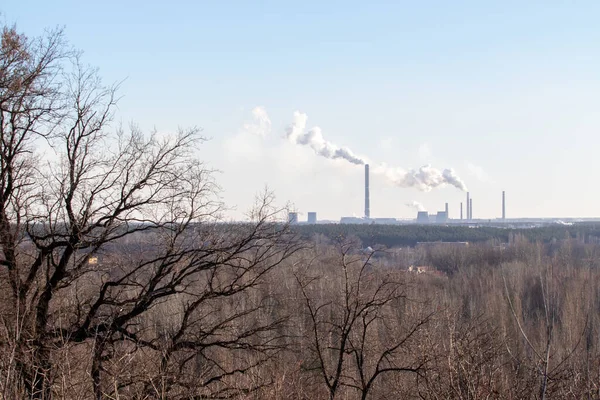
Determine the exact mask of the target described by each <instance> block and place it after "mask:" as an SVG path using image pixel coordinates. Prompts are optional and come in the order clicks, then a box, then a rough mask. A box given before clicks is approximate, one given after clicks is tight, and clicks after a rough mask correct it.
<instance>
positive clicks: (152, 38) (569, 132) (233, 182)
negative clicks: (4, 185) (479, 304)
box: [0, 0, 600, 219]
mask: <svg viewBox="0 0 600 400" xmlns="http://www.w3.org/2000/svg"><path fill="white" fill-rule="evenodd" d="M0 12H1V13H2V15H1V17H0V18H2V19H3V21H4V22H5V23H9V24H12V23H16V24H17V27H18V29H19V30H21V31H23V32H25V33H26V34H29V35H32V36H33V35H38V34H41V33H42V31H43V28H48V27H49V28H52V27H55V26H64V27H65V33H66V36H67V38H68V39H69V41H70V43H72V44H73V46H75V47H76V48H79V49H81V50H83V51H84V59H85V61H87V62H89V63H90V64H92V65H95V66H98V67H99V69H100V73H101V75H102V76H103V78H104V79H105V81H106V82H113V81H120V80H123V79H125V81H124V82H123V84H122V88H121V94H122V96H123V98H122V99H121V101H120V103H119V111H118V115H117V119H118V120H119V121H123V122H125V123H127V122H130V121H135V122H136V123H138V124H139V125H140V126H142V127H143V128H145V129H146V130H148V131H149V130H151V129H152V128H153V127H156V128H157V129H158V130H159V131H163V132H168V131H173V130H175V129H177V127H179V126H181V127H186V126H194V125H195V126H200V127H202V128H203V129H204V133H205V134H206V136H208V137H210V138H212V139H211V140H210V141H209V142H208V143H206V144H205V145H204V146H203V148H202V149H201V152H200V154H199V157H200V158H202V159H204V160H206V161H207V163H208V164H209V165H211V166H213V167H214V168H217V169H219V170H220V171H221V172H220V173H219V175H218V177H217V179H218V181H219V182H220V183H221V186H222V188H223V197H224V199H225V201H226V202H227V204H228V205H230V206H232V207H235V210H234V211H232V212H231V213H230V215H231V216H232V217H234V218H239V217H240V216H241V215H242V214H243V212H244V210H246V209H247V208H248V207H249V206H250V205H251V203H252V201H253V196H254V194H255V193H256V192H258V191H260V190H261V189H262V188H263V187H264V186H265V185H267V186H269V187H270V188H271V189H272V190H274V191H275V193H276V195H277V198H278V200H279V201H280V202H281V203H285V202H287V201H289V202H291V203H292V204H293V205H294V206H295V207H296V208H298V209H299V210H300V211H303V212H307V211H317V212H318V214H319V217H320V218H328V219H338V218H339V217H340V216H342V215H361V214H362V210H363V203H362V201H363V195H362V177H363V171H362V169H361V168H360V167H359V166H355V165H352V164H349V163H345V162H343V161H340V160H336V161H332V160H328V159H325V158H323V157H319V156H317V155H316V154H314V152H313V151H312V150H311V149H310V148H308V147H306V146H299V145H294V144H292V143H290V142H289V141H287V140H286V139H285V138H284V136H285V129H286V126H288V125H289V124H290V123H292V119H293V113H294V111H297V110H298V111H301V112H303V113H306V114H307V115H308V123H307V127H308V128H310V127H313V126H319V127H321V129H322V132H323V135H324V137H325V139H326V140H328V141H330V142H332V143H334V144H336V145H338V146H347V147H348V148H350V149H352V150H353V151H354V152H355V153H357V154H360V155H364V156H366V157H368V159H369V160H370V161H371V163H372V164H373V163H382V162H383V163H386V164H388V165H392V166H397V167H401V168H404V169H409V168H418V167H420V166H421V165H423V164H427V163H429V164H431V165H432V166H433V167H436V168H439V169H444V168H453V169H454V170H455V171H456V173H457V174H458V175H459V176H460V177H461V178H462V180H463V181H464V182H465V183H466V184H467V186H468V187H469V190H470V192H471V194H472V197H473V198H474V200H473V202H474V206H473V208H474V216H475V217H482V218H494V217H497V216H499V214H500V199H501V197H500V193H501V191H502V190H506V192H507V213H508V216H509V217H526V216H532V217H534V216H535V217H541V216H548V217H549V216H558V217H569V216H573V217H576V216H599V215H600V207H599V204H600V203H599V202H598V200H597V199H598V198H599V196H600V190H599V189H598V184H597V182H600V158H598V157H597V153H598V150H597V149H599V148H600V135H599V133H600V108H599V107H598V104H600V101H599V100H600V72H599V71H600V51H599V50H600V28H599V25H598V23H597V16H598V15H600V13H599V12H600V2H597V1H569V2H567V1H544V2H542V1H527V2H522V1H502V2H500V1H497V2H481V1H469V2H467V1H464V2H460V1H457V2H446V1H429V2H402V1H389V2H382V1H379V2H376V1H373V2H354V1H344V2H342V1H328V2H317V1H303V2H284V1H268V2H267V1H265V2H258V1H257V2H249V1H212V2H208V1H198V2H181V1H170V2H156V1H155V2H152V1H144V2H141V1H127V2H116V1H105V2H103V3H102V4H101V5H96V4H93V3H92V2H81V1H77V2H75V1H52V2H42V1H26V0H21V1H14V2H12V4H2V5H0ZM257 106H261V107H263V109H264V110H265V111H266V113H267V115H268V118H269V120H270V121H271V131H270V134H268V135H266V136H265V137H264V138H263V137H260V136H258V135H255V134H253V133H252V132H248V129H244V125H245V124H246V126H248V124H252V123H253V114H252V110H253V109H254V108H255V107H257ZM371 194H372V199H371V210H372V215H373V216H380V217H412V216H413V215H414V214H415V212H414V210H412V209H411V208H409V207H407V206H405V204H406V203H409V202H412V201H413V200H416V201H419V202H421V203H422V204H424V206H425V207H426V208H427V209H428V210H430V211H436V210H438V209H443V205H444V202H446V201H447V202H449V203H450V207H451V208H450V210H451V214H452V213H454V216H456V214H457V210H458V203H459V202H460V201H463V200H464V197H465V194H464V193H463V192H461V191H459V190H457V189H456V188H454V187H452V186H446V187H438V188H435V189H433V190H431V191H429V192H422V191H419V190H417V189H414V188H400V187H396V186H394V185H393V184H391V183H390V182H389V181H388V180H386V179H385V178H384V177H382V176H374V177H373V179H372V183H371Z"/></svg>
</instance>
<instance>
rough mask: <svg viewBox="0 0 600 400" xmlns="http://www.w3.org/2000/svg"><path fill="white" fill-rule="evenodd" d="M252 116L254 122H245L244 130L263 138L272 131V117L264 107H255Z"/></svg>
mask: <svg viewBox="0 0 600 400" xmlns="http://www.w3.org/2000/svg"><path fill="white" fill-rule="evenodd" d="M252 118H253V121H252V122H246V123H245V124H244V131H246V132H248V133H251V134H253V135H257V136H260V137H262V138H264V137H266V136H267V135H268V134H269V133H271V119H270V118H269V114H267V110H265V108H264V107H262V106H257V107H254V108H253V109H252Z"/></svg>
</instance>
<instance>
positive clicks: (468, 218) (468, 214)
mask: <svg viewBox="0 0 600 400" xmlns="http://www.w3.org/2000/svg"><path fill="white" fill-rule="evenodd" d="M469 197H470V195H469V192H467V221H468V220H470V219H471V213H470V212H469V204H471V202H470V201H469Z"/></svg>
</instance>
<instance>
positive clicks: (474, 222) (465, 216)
mask: <svg viewBox="0 0 600 400" xmlns="http://www.w3.org/2000/svg"><path fill="white" fill-rule="evenodd" d="M364 185H365V212H364V216H363V217H342V218H341V219H340V220H339V223H341V224H384V225H406V224H423V225H425V224H437V225H463V226H500V227H536V226H543V225H549V224H572V223H574V222H589V221H595V222H597V221H600V218H513V219H510V218H506V193H505V192H504V191H503V192H502V210H501V217H499V218H494V219H477V218H475V216H474V213H473V197H471V193H470V192H467V193H466V199H465V203H464V204H463V203H462V202H461V203H460V212H459V213H458V215H459V217H458V218H450V213H449V204H448V203H445V206H444V209H443V210H441V211H437V212H435V213H429V212H427V211H418V212H417V215H416V217H415V218H414V219H397V218H371V202H370V191H369V164H365V180H364ZM463 211H464V212H463ZM298 215H299V213H298V212H290V213H289V214H288V222H289V223H291V224H317V223H337V221H319V220H317V213H316V212H314V211H311V212H308V219H307V220H306V221H300V220H299V219H298Z"/></svg>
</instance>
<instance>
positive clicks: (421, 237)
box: [293, 222, 600, 247]
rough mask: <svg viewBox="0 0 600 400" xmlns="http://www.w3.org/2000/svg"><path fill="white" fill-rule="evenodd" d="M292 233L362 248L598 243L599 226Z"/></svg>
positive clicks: (347, 228) (326, 228)
mask: <svg viewBox="0 0 600 400" xmlns="http://www.w3.org/2000/svg"><path fill="white" fill-rule="evenodd" d="M293 229H294V231H296V232H298V234H300V235H301V236H302V237H304V238H310V237H312V236H313V235H315V234H321V235H324V236H326V237H328V238H335V237H339V236H344V237H349V236H355V237H357V238H359V239H360V240H361V242H362V243H364V245H365V246H374V245H383V246H386V247H397V246H415V245H416V244H417V243H418V242H437V241H442V242H463V241H464V242H471V243H482V242H488V241H494V240H495V241H501V242H504V243H508V242H509V241H511V240H512V239H513V238H514V237H515V235H516V236H522V237H525V238H526V239H528V240H530V241H533V242H538V241H539V242H543V243H551V242H555V241H557V240H561V239H564V238H566V237H570V238H574V239H582V240H583V241H585V242H592V243H595V242H598V241H599V239H600V224H598V223H591V222H590V223H577V224H574V225H558V224H556V225H549V226H544V227H538V228H521V229H518V228H510V227H508V228H494V227H486V226H480V227H466V226H452V225H416V224H411V225H383V224H382V225H376V224H371V225H369V224H313V225H295V226H293Z"/></svg>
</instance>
